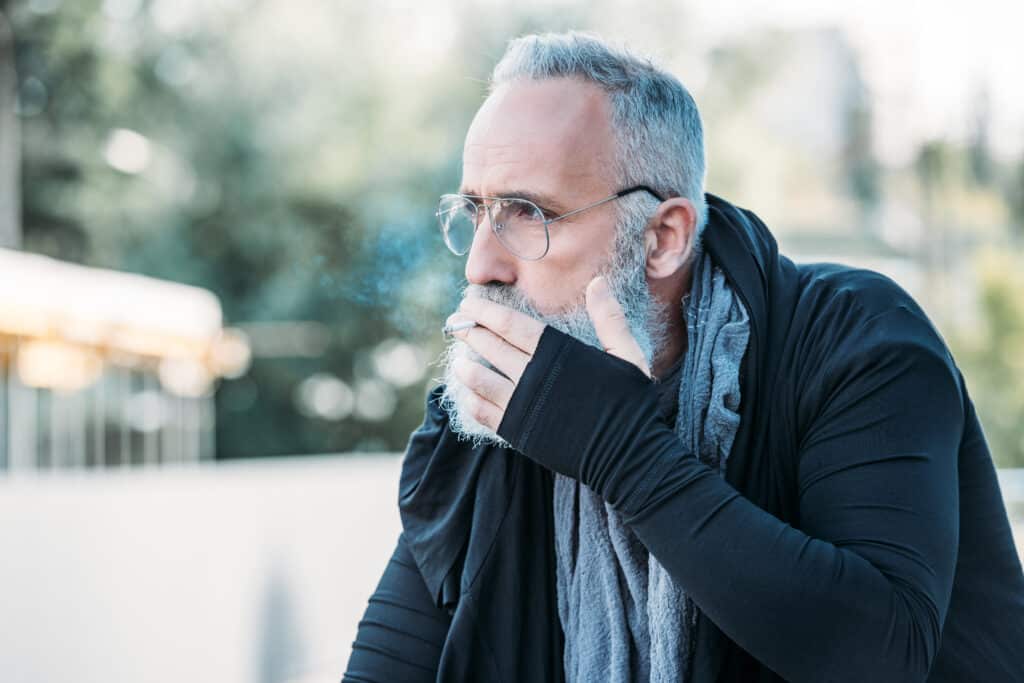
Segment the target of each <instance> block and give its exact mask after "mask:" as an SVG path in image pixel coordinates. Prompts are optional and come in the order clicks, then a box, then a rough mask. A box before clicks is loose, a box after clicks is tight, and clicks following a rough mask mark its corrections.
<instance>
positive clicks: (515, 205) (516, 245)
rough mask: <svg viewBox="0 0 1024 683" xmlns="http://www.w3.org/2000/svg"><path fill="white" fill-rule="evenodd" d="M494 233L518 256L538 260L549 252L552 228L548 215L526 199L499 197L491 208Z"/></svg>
mask: <svg viewBox="0 0 1024 683" xmlns="http://www.w3.org/2000/svg"><path fill="white" fill-rule="evenodd" d="M491 212H492V214H493V216H494V233H495V234H496V235H497V236H498V239H499V240H501V243H502V244H504V245H505V247H506V248H507V249H508V250H509V251H511V252H512V253H513V254H515V255H516V256H519V257H520V258H524V259H528V260H536V259H539V258H540V257H542V256H544V254H546V253H547V251H548V227H547V225H546V224H545V223H544V214H543V212H542V211H541V210H540V209H539V208H538V207H537V205H536V204H534V203H533V202H528V201H526V200H525V199H499V200H496V201H495V202H494V205H493V207H492V209H491Z"/></svg>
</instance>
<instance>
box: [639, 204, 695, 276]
mask: <svg viewBox="0 0 1024 683" xmlns="http://www.w3.org/2000/svg"><path fill="white" fill-rule="evenodd" d="M696 234H697V209H696V208H695V207H694V206H693V202H691V201H690V200H689V199H686V198H685V197H673V198H672V199H669V200H667V201H665V202H662V203H661V205H660V206H659V207H658V210H657V211H656V212H655V214H654V216H653V217H652V218H651V221H650V222H649V223H648V224H647V229H646V230H645V231H644V251H645V252H646V254H647V268H646V273H647V277H648V278H650V279H652V280H659V279H662V278H666V277H670V276H671V275H673V274H675V272H676V271H677V270H679V268H680V267H681V266H683V264H685V263H686V262H687V261H689V259H690V253H691V252H692V251H693V238H694V237H695V236H696Z"/></svg>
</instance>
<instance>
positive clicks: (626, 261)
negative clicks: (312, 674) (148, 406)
mask: <svg viewBox="0 0 1024 683" xmlns="http://www.w3.org/2000/svg"><path fill="white" fill-rule="evenodd" d="M703 156H704V155H703V141H702V129H701V124H700V118H699V116H698V114H697V110H696V107H695V105H694V103H693V101H692V99H691V98H690V96H689V94H688V93H687V92H686V90H685V89H684V88H683V86H682V85H681V84H680V83H679V82H678V81H677V80H676V79H675V78H674V77H672V76H671V75H669V74H667V73H665V72H663V71H661V70H659V69H657V68H656V67H654V66H653V65H651V64H650V63H648V62H646V61H643V60H640V59H637V58H635V57H633V56H631V55H629V54H626V53H623V52H620V51H618V50H614V49H611V48H609V47H608V46H607V45H605V44H604V43H602V42H601V41H600V40H598V39H596V38H592V37H589V36H585V35H580V34H566V35H545V36H528V37H525V38H521V39H518V40H515V41H513V42H512V43H511V44H510V46H509V48H508V51H507V52H506V54H505V56H504V57H503V58H502V60H501V62H500V63H499V64H498V65H497V67H496V68H495V71H494V74H493V76H492V87H491V92H490V95H489V97H488V98H487V100H486V101H485V103H484V104H483V106H482V107H481V108H480V111H479V112H478V113H477V115H476V118H475V119H474V121H473V123H472V126H471V127H470V130H469V132H468V134H467V137H466V142H465V148H464V156H463V180H462V188H461V189H460V191H459V193H458V194H457V195H446V196H445V197H443V198H442V200H441V203H440V205H439V208H438V217H439V220H440V223H441V226H442V231H443V233H444V237H445V240H446V242H447V244H448V245H449V247H450V248H451V249H452V250H453V251H455V252H456V253H460V254H467V261H466V278H467V280H468V281H469V286H468V287H467V290H466V296H465V298H464V299H463V302H462V304H461V306H460V309H459V311H458V312H457V313H456V314H454V315H453V316H452V317H451V318H450V319H449V321H448V322H449V324H450V325H451V328H452V329H455V330H457V331H455V332H454V333H453V334H454V335H455V341H454V342H453V344H452V345H451V346H450V348H449V353H448V354H447V364H446V372H445V381H444V384H443V385H442V386H439V387H436V388H435V389H434V390H433V391H431V392H430V394H429V397H428V402H427V411H426V417H425V420H424V423H423V425H422V426H421V427H420V428H419V429H418V430H417V431H416V432H415V433H414V434H413V435H412V437H411V438H410V441H409V445H408V449H407V452H406V455H405V460H404V463H403V470H402V476H401V482H400V492H399V507H400V511H401V516H402V524H403V533H402V534H401V536H400V538H399V540H398V546H397V548H396V550H395V554H394V556H393V558H392V560H391V562H390V563H389V565H388V567H387V568H386V570H385V572H384V576H383V577H382V579H381V582H380V585H379V586H378V588H377V591H376V592H375V593H374V595H373V597H371V598H370V604H369V607H368V608H367V611H366V615H365V617H364V619H363V620H362V621H361V622H360V628H359V633H358V636H357V639H356V642H355V643H354V645H353V651H352V655H351V658H350V661H349V666H348V672H347V673H346V674H345V678H344V680H346V681H435V680H436V681H530V682H535V681H562V680H568V681H648V680H650V681H658V682H661V681H699V682H704V681H707V682H711V681H779V680H791V681H847V680H848V681H865V680H870V681H925V680H927V681H1021V680H1024V657H1022V656H1021V655H1020V652H1022V651H1024V575H1022V572H1021V565H1020V561H1019V559H1018V555H1017V552H1016V549H1015V548H1014V544H1013V539H1012V536H1011V533H1010V527H1009V523H1008V521H1007V515H1006V510H1005V508H1004V506H1003V503H1002V498H1001V495H1000V491H999V488H998V483H997V479H996V474H995V470H994V467H993V464H992V460H991V457H990V455H989V452H988V449H987V446H986V444H985V440H984V437H983V435H982V432H981V429H980V427H979V424H978V420H977V417H976V416H975V412H974V408H973V406H972V404H971V401H970V399H969V397H968V394H967V390H966V388H965V386H964V382H963V379H962V377H961V375H960V373H959V371H958V370H957V368H956V366H955V365H954V362H953V359H952V358H951V357H950V355H949V352H948V350H947V349H946V347H945V345H944V344H943V342H942V340H941V338H940V337H939V335H938V334H937V333H936V331H935V330H934V329H933V327H932V326H931V324H930V323H929V322H928V320H927V318H926V317H925V315H924V313H923V312H922V311H921V309H920V308H919V307H918V306H917V305H916V304H915V303H914V301H913V300H912V299H911V298H910V297H909V296H908V295H907V294H906V293H905V292H903V291H902V290H901V289H900V288H898V287H897V286H896V285H895V284H894V283H892V282H891V281H890V280H888V279H886V278H884V277H883V276H881V275H878V274H876V273H872V272H869V271H863V270H853V269H848V268H844V267H841V266H836V265H813V266H797V265H795V264H794V263H792V262H791V261H790V260H788V259H787V258H785V257H784V256H781V255H779V254H778V252H777V250H776V246H775V241H774V240H773V238H772V236H771V234H770V233H769V231H768V229H767V228H766V227H765V226H764V225H763V224H762V223H761V222H760V220H758V218H757V217H756V216H755V215H754V214H753V213H751V212H749V211H746V210H743V209H739V208H737V207H735V206H733V205H731V204H729V203H728V202H726V201H724V200H722V199H719V198H717V197H714V196H712V195H705V194H704V192H703V180H704V158H703Z"/></svg>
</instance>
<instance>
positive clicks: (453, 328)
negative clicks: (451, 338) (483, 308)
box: [441, 320, 477, 335]
mask: <svg viewBox="0 0 1024 683" xmlns="http://www.w3.org/2000/svg"><path fill="white" fill-rule="evenodd" d="M476 325H477V324H476V321H475V320H464V321H462V322H461V323H455V324H454V325H445V326H444V327H443V328H441V331H442V332H444V333H445V334H446V335H450V334H451V333H452V332H458V331H459V330H468V329H469V328H471V327H476Z"/></svg>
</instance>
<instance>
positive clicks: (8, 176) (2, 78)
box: [0, 4, 21, 247]
mask: <svg viewBox="0 0 1024 683" xmlns="http://www.w3.org/2000/svg"><path fill="white" fill-rule="evenodd" d="M17 93H18V76H17V73H16V71H15V69H14V35H13V33H12V31H11V26H10V24H9V23H8V21H7V16H6V13H5V11H4V4H0V247H16V246H18V245H19V244H20V243H21V197H20V192H19V185H20V175H21V135H20V133H19V130H18V117H17V114H16V112H15V108H16V106H17Z"/></svg>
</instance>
